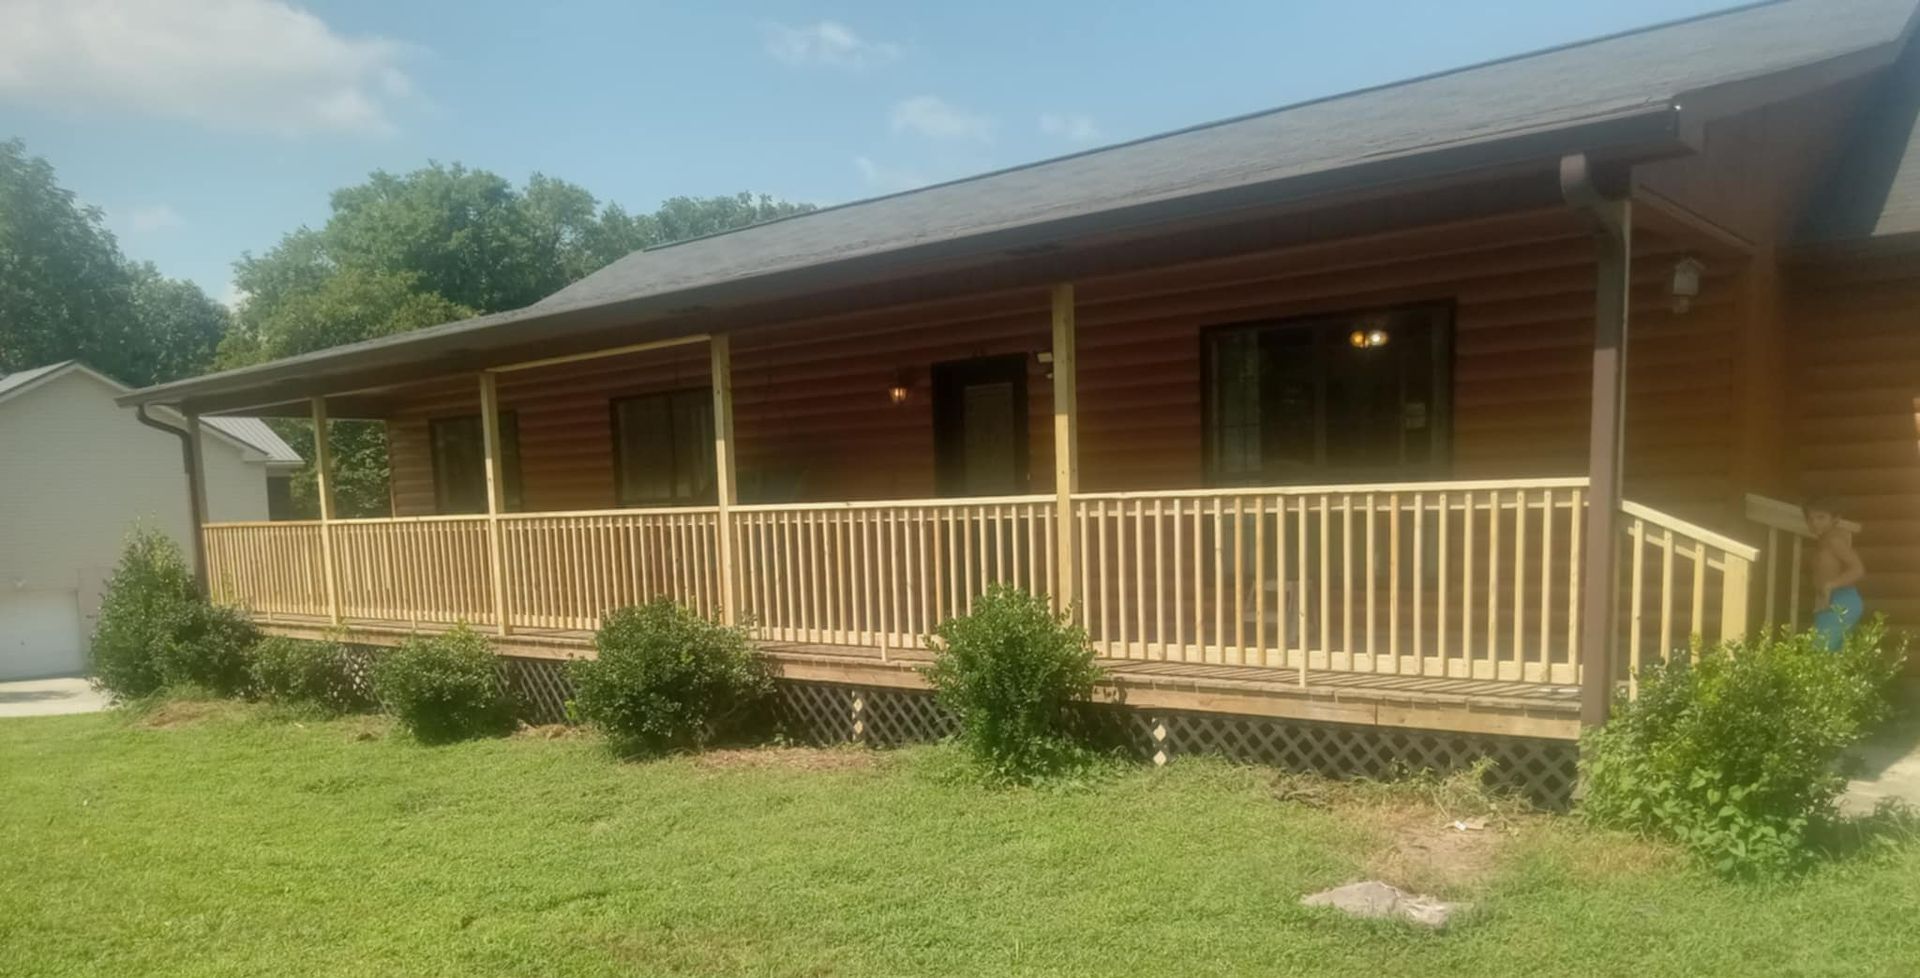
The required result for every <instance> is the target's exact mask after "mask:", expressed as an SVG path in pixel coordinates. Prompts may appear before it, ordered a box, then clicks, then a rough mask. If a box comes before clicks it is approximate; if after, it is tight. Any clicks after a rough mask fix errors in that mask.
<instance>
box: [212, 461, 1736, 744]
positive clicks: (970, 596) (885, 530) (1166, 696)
mask: <svg viewBox="0 0 1920 978" xmlns="http://www.w3.org/2000/svg"><path fill="white" fill-rule="evenodd" d="M1068 502H1069V512H1070V513H1071V520H1070V522H1069V524H1068V525H1069V527H1070V529H1071V531H1072V532H1071V533H1070V534H1068V535H1067V536H1068V538H1069V540H1070V544H1069V547H1068V549H1066V550H1064V551H1062V550H1061V549H1059V546H1058V544H1059V541H1060V540H1061V538H1062V537H1061V534H1060V533H1059V532H1058V531H1059V529H1060V523H1059V521H1058V519H1057V516H1056V514H1057V512H1058V510H1057V508H1056V505H1055V503H1056V500H1055V498H1054V497H1052V496H1020V497H1006V498H990V499H938V500H906V501H884V502H871V503H854V502H848V503H820V504H797V505H787V506H736V507H731V508H730V509H729V510H728V511H727V512H725V513H724V514H723V513H722V512H721V511H720V510H719V509H718V508H717V507H692V508H673V509H659V510H613V511H602V512H582V513H540V514H525V515H521V514H492V515H483V516H456V517H404V518H396V519H380V520H338V521H305V522H283V523H248V524H221V525H212V526H208V527H207V528H206V530H205V543H206V549H207V555H208V560H209V570H210V580H211V584H212V590H213V596H214V598H215V599H216V600H218V601H222V602H226V603H231V604H235V605H239V606H243V607H246V608H248V609H250V610H251V611H252V612H253V613H254V614H255V616H256V617H257V618H258V620H259V621H260V622H261V624H262V625H263V626H265V627H267V628H268V629H270V630H272V631H275V632H281V633H285V634H292V635H301V636H309V637H311V636H318V635H321V634H324V633H327V632H329V631H338V630H341V629H345V630H347V631H348V632H350V633H351V635H352V636H353V638H354V640H355V641H360V642H366V643H369V644H390V643H394V642H398V641H400V640H401V639H403V638H405V637H406V636H408V635H412V634H417V633H422V632H431V631H437V630H443V629H446V628H449V627H451V626H452V625H453V624H454V623H456V622H466V623H470V624H472V625H473V626H474V627H476V628H481V629H485V630H488V631H490V632H492V633H493V634H494V638H495V641H496V643H497V644H498V647H499V648H500V649H501V651H502V652H504V653H507V654H512V655H517V656H527V657H538V658H570V657H575V656H580V655H585V654H590V650H591V637H592V630H593V629H594V628H595V627H596V626H597V624H598V621H599V618H600V616H601V615H602V614H604V613H605V612H606V611H608V610H611V609H613V608H617V607H621V606H623V605H628V604H634V603H638V602H642V601H646V600H649V599H651V598H653V597H659V596H664V597H668V598H672V599H673V600H676V601H679V602H681V603H683V604H685V605H687V606H688V607H690V608H693V609H695V610H696V611H698V612H700V613H702V614H707V615H712V616H715V617H728V616H729V614H730V615H731V617H732V618H733V619H734V620H736V621H738V622H740V623H742V624H744V625H746V626H747V627H748V628H749V629H750V630H751V631H752V633H753V634H754V636H755V637H756V639H757V640H758V641H759V642H760V643H761V644H762V647H763V648H764V649H765V650H766V651H767V653H768V655H769V656H770V657H771V658H772V659H773V660H774V661H775V662H776V663H777V664H778V668H779V670H780V672H781V674H782V675H784V676H787V677H789V678H794V679H801V680H811V681H831V682H839V683H848V684H855V685H878V686H894V687H917V686H920V685H922V681H921V679H920V677H919V675H918V673H917V672H916V669H917V667H918V666H920V665H922V664H924V662H925V660H926V657H927V653H926V650H925V636H927V635H929V634H931V633H932V632H933V630H934V628H935V627H936V626H937V625H938V624H939V622H941V621H942V620H944V619H946V618H948V617H950V616H952V615H954V614H957V613H960V612H963V611H964V610H965V609H966V608H968V607H969V606H970V605H971V603H972V602H973V600H974V599H975V598H976V597H978V596H979V595H980V594H981V593H983V592H984V591H985V590H986V589H987V588H988V587H991V586H993V585H996V584H1008V585H1013V586H1016V587H1022V588H1026V589H1029V590H1032V591H1035V592H1037V593H1048V594H1058V593H1060V591H1059V583H1058V582H1060V581H1062V580H1072V581H1074V582H1077V583H1076V584H1075V585H1074V586H1075V587H1076V588H1077V591H1076V592H1075V593H1077V595H1078V598H1077V600H1076V601H1075V602H1074V603H1073V605H1072V606H1073V607H1074V608H1075V612H1076V614H1077V616H1078V620H1079V621H1080V622H1081V623H1082V624H1083V625H1084V626H1085V627H1086V628H1087V630H1088V634H1089V636H1090V638H1091V639H1092V641H1093V644H1094V647H1095V649H1096V653H1097V654H1098V655H1099V656H1100V658H1101V659H1102V661H1103V664H1104V665H1105V666H1106V667H1107V668H1108V671H1109V673H1110V674H1111V676H1112V679H1111V682H1110V683H1109V686H1108V689H1107V690H1106V695H1108V696H1110V697H1111V698H1113V699H1115V700H1117V701H1122V702H1125V703H1127V704H1129V705H1133V706H1138V707H1152V708H1159V709H1169V710H1205V711H1219V712H1231V713H1242V714H1249V715H1263V716H1280V717H1290V718H1298V719H1310V720H1322V721H1337V722H1346V723H1359V724H1369V725H1384V726H1408V727H1420V728H1424V729H1430V730H1458V731H1462V732H1477V733H1498V734H1514V735H1527V736H1536V737H1558V738H1570V737H1572V736H1575V734H1576V732H1577V729H1578V707H1579V704H1578V694H1579V688H1580V682H1581V676H1582V670H1581V668H1580V664H1579V660H1578V656H1577V654H1576V650H1577V649H1578V648H1579V638H1580V634H1581V616H1582V603H1581V596H1582V594H1583V588H1582V582H1581V573H1582V565H1583V562H1582V560H1581V559H1580V558H1581V554H1582V551H1583V549H1584V546H1585V543H1584V541H1583V533H1584V532H1585V529H1584V528H1585V526H1586V524H1587V522H1588V521H1587V518H1586V517H1587V515H1588V514H1587V513H1586V509H1587V502H1586V484H1585V482H1584V480H1579V479H1542V480H1531V481H1505V482H1451V483H1441V482H1434V483H1408V484H1397V485H1385V486H1335V487H1273V488H1259V489H1233V490H1188V491H1173V492H1152V493H1077V494H1073V495H1072V497H1071V498H1070V499H1069V500H1068ZM1619 515H1620V519H1621V521H1622V528H1621V531H1620V536H1619V539H1618V541H1617V544H1616V546H1617V547H1618V548H1619V550H1620V552H1621V555H1622V565H1621V567H1622V574H1623V579H1622V582H1621V583H1622V587H1621V588H1620V604H1619V609H1618V616H1617V617H1618V621H1617V622H1616V623H1615V624H1616V626H1617V628H1618V629H1619V632H1620V635H1621V643H1620V645H1621V655H1622V660H1621V661H1620V662H1619V667H1620V669H1619V671H1620V673H1621V674H1622V675H1626V676H1632V675H1633V674H1635V673H1637V672H1638V670H1639V669H1640V668H1641V667H1642V666H1643V665H1645V664H1647V663H1649V662H1652V661H1655V660H1656V659H1659V658H1663V657H1664V656H1666V655H1669V654H1672V653H1673V651H1674V650H1676V649H1684V647H1685V646H1686V644H1687V642H1688V639H1689V636H1692V635H1702V636H1705V637H1707V638H1709V639H1711V638H1718V637H1723V636H1732V635H1737V634H1740V633H1742V632H1743V631H1744V630H1745V629H1746V628H1747V627H1749V618H1750V608H1751V607H1752V596H1753V588H1752V585H1753V583H1754V579H1755V575H1754V573H1753V567H1754V563H1755V561H1756V559H1757V558H1758V557H1759V555H1760V554H1759V551H1758V550H1756V549H1755V548H1752V547H1748V546H1746V545H1744V544H1742V543H1740V542H1739V541H1736V540H1731V539H1729V538H1726V537H1723V536H1721V535H1719V534H1715V533H1712V532H1710V531H1707V530H1704V529H1702V528H1699V527H1695V526H1691V525H1689V524H1686V523H1683V522H1680V521H1678V520H1674V519H1672V518H1670V517H1667V516H1665V515H1663V514H1661V513H1658V512H1657V511H1653V510H1650V509H1647V508H1645V507H1641V506H1638V505H1635V504H1632V503H1627V504H1625V505H1624V506H1623V507H1622V511H1621V513H1620V514H1619ZM723 527H725V532H724V533H723V532H722V528H723ZM496 548H497V549H496ZM1062 553H1064V554H1066V555H1067V556H1066V559H1065V560H1064V561H1063V560H1062V559H1061V557H1060V555H1061V554H1062ZM723 554H724V555H725V556H726V559H723ZM1769 566H1770V565H1769ZM729 579H731V582H732V583H731V585H729Z"/></svg>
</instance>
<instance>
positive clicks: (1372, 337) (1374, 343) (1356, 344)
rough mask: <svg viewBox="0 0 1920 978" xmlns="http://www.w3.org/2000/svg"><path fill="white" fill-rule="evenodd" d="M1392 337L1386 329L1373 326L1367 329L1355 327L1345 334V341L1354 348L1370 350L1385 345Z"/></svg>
mask: <svg viewBox="0 0 1920 978" xmlns="http://www.w3.org/2000/svg"><path fill="white" fill-rule="evenodd" d="M1392 339H1393V337H1392V335H1390V334H1389V333H1388V332H1387V331H1386V330H1384V329H1382V328H1380V327H1378V326H1374V327H1371V328H1369V329H1356V330H1354V331H1353V332H1352V333H1350V334H1348V335H1347V342H1348V343H1351V344H1353V348H1354V349H1356V350H1371V349H1374V348H1376V347H1382V346H1386V345H1387V343H1388V342H1389V341H1391V340H1392Z"/></svg>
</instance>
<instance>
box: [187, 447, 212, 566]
mask: <svg viewBox="0 0 1920 978" xmlns="http://www.w3.org/2000/svg"><path fill="white" fill-rule="evenodd" d="M182 413H183V414H184V415H185V417H186V421H187V438H186V447H187V459H186V462H187V513H188V517H189V519H190V524H191V527H192V529H191V531H190V536H191V540H190V543H191V546H192V548H193V582H194V586H195V587H198V588H199V589H200V596H201V597H203V598H208V599H211V598H212V597H213V588H212V582H211V580H209V578H208V575H207V458H206V453H205V451H204V450H203V449H202V447H201V444H200V416H199V415H198V414H195V413H193V412H191V411H186V412H182Z"/></svg>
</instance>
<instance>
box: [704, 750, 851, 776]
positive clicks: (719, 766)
mask: <svg viewBox="0 0 1920 978" xmlns="http://www.w3.org/2000/svg"><path fill="white" fill-rule="evenodd" d="M693 762H694V764H695V765H697V766H699V767H703V768H707V769H710V770H720V771H726V770H767V769H781V770H790V771H862V770H867V769H869V768H872V767H875V766H877V765H878V764H879V763H880V755H879V754H878V753H877V752H875V751H871V750H867V749H865V748H859V747H833V748H818V747H749V748H738V749H727V750H710V751H704V752H702V753H699V754H696V755H694V758H693Z"/></svg>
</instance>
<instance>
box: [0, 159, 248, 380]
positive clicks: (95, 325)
mask: <svg viewBox="0 0 1920 978" xmlns="http://www.w3.org/2000/svg"><path fill="white" fill-rule="evenodd" d="M227 322H228V316H227V311H226V309H225V308H224V307H222V306H221V305H220V304H218V303H216V302H214V301H213V300H212V299H209V298H208V297H207V294H206V293H205V292H202V291H201V290H200V288H199V286H196V285H194V284H192V283H190V282H185V281H178V280H174V279H169V278H166V277H165V276H163V275H161V274H160V272H159V271H158V270H157V269H155V268H154V267H153V266H152V265H151V264H147V263H141V264H132V263H129V262H128V261H127V260H126V259H125V258H124V257H122V255H121V254H120V247H119V245H118V243H117V242H115V241H114V238H113V234H112V233H111V232H109V231H108V230H107V229H106V226H105V224H104V223H103V221H102V218H101V214H100V210H99V208H96V207H87V206H84V205H82V204H80V203H79V202H78V201H77V200H76V199H75V198H74V195H73V192H72V191H70V190H67V189H66V188H65V187H62V186H61V185H60V183H59V180H58V178H57V177H56V175H55V173H54V169H53V165H52V164H50V163H48V162H47V161H46V160H45V159H43V158H40V157H37V156H29V155H27V149H26V144H25V143H23V142H21V141H20V140H18V139H11V140H4V141H0V373H10V372H12V371H15V370H24V369H27V368H30V367H38V366H43V365H45V364H49V363H54V362H57V361H61V360H81V361H83V362H85V363H86V364H87V365H89V366H91V367H93V368H95V369H97V370H100V371H102V372H104V373H106V374H107V375H109V376H111V377H113V378H115V379H117V380H120V381H122V382H124V383H128V384H133V385H136V386H144V385H147V384H151V383H156V382H158V381H162V380H173V379H176V378H179V377H185V376H191V375H193V374H196V373H199V372H201V371H202V370H205V369H206V367H207V366H208V365H209V364H210V363H211V362H212V359H213V352H214V348H215V347H216V346H217V345H218V344H219V342H220V338H221V335H222V334H223V333H224V332H225V331H226V328H227Z"/></svg>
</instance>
